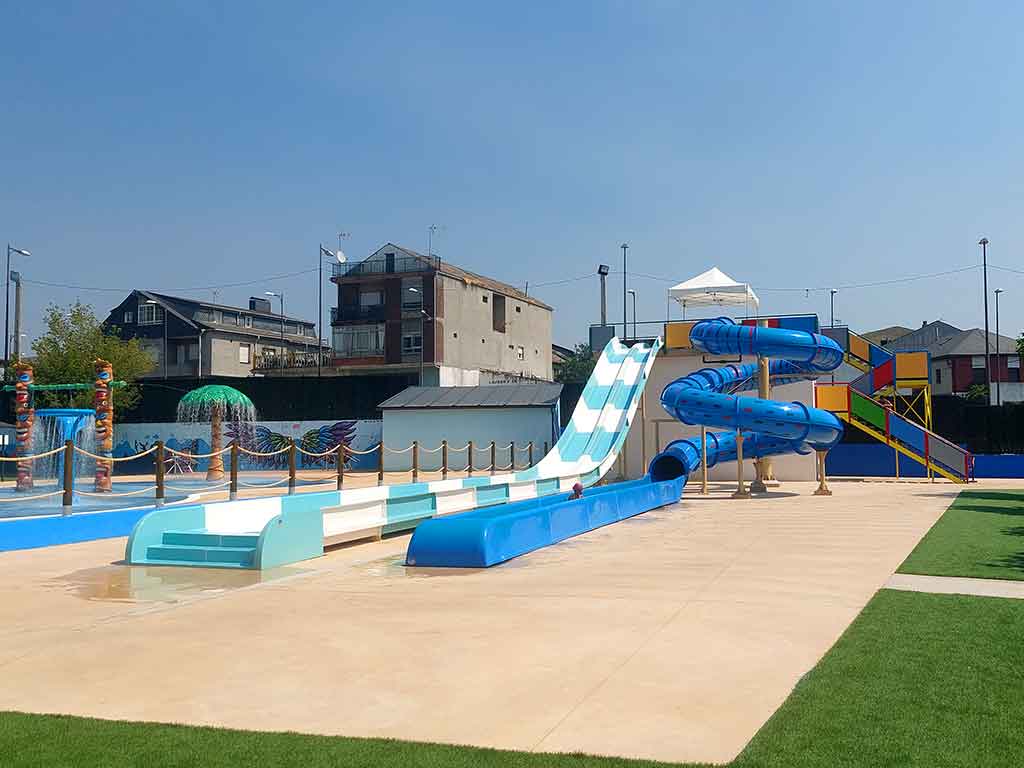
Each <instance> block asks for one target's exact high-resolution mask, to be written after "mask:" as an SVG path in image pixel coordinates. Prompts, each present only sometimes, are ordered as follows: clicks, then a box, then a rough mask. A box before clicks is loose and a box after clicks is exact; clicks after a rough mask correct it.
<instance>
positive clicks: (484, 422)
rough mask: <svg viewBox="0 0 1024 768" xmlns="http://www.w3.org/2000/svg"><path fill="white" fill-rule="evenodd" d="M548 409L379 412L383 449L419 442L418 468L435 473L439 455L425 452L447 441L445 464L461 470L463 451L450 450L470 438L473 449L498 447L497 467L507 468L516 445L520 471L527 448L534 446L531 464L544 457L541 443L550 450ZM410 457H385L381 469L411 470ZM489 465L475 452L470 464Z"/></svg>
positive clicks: (486, 457)
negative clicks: (511, 444)
mask: <svg viewBox="0 0 1024 768" xmlns="http://www.w3.org/2000/svg"><path fill="white" fill-rule="evenodd" d="M551 430H552V411H551V409H550V408H547V407H536V408H531V407H521V408H430V409H410V408H395V409H388V410H385V411H384V430H383V434H384V445H386V446H389V447H394V448H405V447H406V446H408V445H412V442H413V440H417V441H419V444H420V446H421V448H422V449H423V450H421V451H420V468H421V469H427V470H431V469H439V468H440V467H441V453H440V452H436V453H431V452H429V450H427V449H434V448H437V447H438V446H439V445H440V444H441V441H442V440H447V441H448V445H449V446H450V450H449V453H448V465H449V467H450V468H452V469H462V468H464V467H465V465H466V452H465V451H464V450H463V451H455V450H454V449H455V448H461V447H463V446H464V445H466V443H467V442H469V441H470V440H472V441H473V443H474V444H475V445H476V446H479V447H480V448H485V447H488V446H490V443H491V441H492V440H494V441H495V442H496V443H497V445H498V448H497V456H496V459H497V464H498V466H499V467H502V466H508V464H509V454H508V444H509V443H510V442H512V441H515V443H516V447H517V450H518V456H517V458H516V467H517V468H520V467H525V466H526V462H527V455H526V450H525V449H526V446H527V444H528V443H529V442H530V441H531V440H532V441H533V444H534V451H533V459H534V463H536V462H539V461H540V460H541V458H542V457H543V455H544V442H545V441H547V443H548V446H549V447H550V446H551V445H552V444H553V441H552V435H551ZM411 461H412V459H411V454H410V453H403V454H393V453H389V452H388V453H385V454H384V469H385V470H388V471H401V470H407V469H409V468H410V466H411ZM489 465H490V454H489V453H488V452H487V451H486V450H479V451H477V452H476V453H475V455H474V457H473V466H474V467H482V466H489Z"/></svg>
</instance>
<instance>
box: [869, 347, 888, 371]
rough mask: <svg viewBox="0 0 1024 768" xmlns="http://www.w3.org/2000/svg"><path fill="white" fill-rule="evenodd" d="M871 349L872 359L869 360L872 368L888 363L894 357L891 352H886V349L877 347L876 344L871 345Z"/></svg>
mask: <svg viewBox="0 0 1024 768" xmlns="http://www.w3.org/2000/svg"><path fill="white" fill-rule="evenodd" d="M870 350H871V353H870V354H871V359H870V360H869V361H868V362H870V363H871V367H872V368H874V367H876V366H879V365H882V364H883V363H887V362H889V361H890V360H892V359H893V355H892V354H891V353H890V352H886V351H885V350H884V349H882V348H881V347H876V346H875V345H874V344H872V345H871V347H870Z"/></svg>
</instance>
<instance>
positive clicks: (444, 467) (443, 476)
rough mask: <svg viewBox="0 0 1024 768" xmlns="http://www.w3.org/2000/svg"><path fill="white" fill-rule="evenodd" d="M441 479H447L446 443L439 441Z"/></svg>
mask: <svg viewBox="0 0 1024 768" xmlns="http://www.w3.org/2000/svg"><path fill="white" fill-rule="evenodd" d="M441 479H442V480H447V479H448V441H447V440H442V441H441Z"/></svg>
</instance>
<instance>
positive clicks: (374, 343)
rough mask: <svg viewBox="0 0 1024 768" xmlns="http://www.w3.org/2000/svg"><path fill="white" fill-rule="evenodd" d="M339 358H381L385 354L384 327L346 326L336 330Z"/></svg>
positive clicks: (335, 345)
mask: <svg viewBox="0 0 1024 768" xmlns="http://www.w3.org/2000/svg"><path fill="white" fill-rule="evenodd" d="M333 341H334V353H335V354H336V355H337V356H338V357H380V356H382V355H383V354H384V325H383V324H380V325H346V326H343V327H341V328H335V329H334V335H333Z"/></svg>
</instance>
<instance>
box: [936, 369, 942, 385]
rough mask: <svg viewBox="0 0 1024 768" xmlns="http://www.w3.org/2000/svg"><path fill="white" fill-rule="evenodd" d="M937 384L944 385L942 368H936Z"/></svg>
mask: <svg viewBox="0 0 1024 768" xmlns="http://www.w3.org/2000/svg"><path fill="white" fill-rule="evenodd" d="M935 383H936V384H941V383H942V369H941V368H936V369H935Z"/></svg>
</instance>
